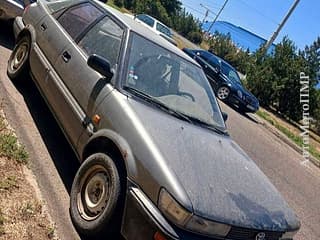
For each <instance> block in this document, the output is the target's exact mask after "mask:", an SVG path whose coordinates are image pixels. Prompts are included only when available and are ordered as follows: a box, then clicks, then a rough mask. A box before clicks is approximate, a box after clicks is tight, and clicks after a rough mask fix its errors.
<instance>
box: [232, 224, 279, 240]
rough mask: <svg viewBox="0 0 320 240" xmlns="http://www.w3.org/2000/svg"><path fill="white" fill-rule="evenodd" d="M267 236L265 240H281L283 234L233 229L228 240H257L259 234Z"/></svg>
mask: <svg viewBox="0 0 320 240" xmlns="http://www.w3.org/2000/svg"><path fill="white" fill-rule="evenodd" d="M262 232H263V233H264V234H265V238H264V239H265V240H279V239H280V238H281V236H282V234H283V233H281V232H271V231H259V230H253V229H246V228H239V227H232V228H231V230H230V231H229V233H228V235H227V237H226V239H229V240H256V237H257V235H258V234H259V233H262Z"/></svg>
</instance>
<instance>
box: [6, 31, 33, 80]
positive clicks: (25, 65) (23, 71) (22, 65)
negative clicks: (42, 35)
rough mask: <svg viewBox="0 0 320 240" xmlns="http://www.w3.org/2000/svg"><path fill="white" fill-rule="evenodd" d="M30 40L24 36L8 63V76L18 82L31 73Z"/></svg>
mask: <svg viewBox="0 0 320 240" xmlns="http://www.w3.org/2000/svg"><path fill="white" fill-rule="evenodd" d="M30 46H31V43H30V38H29V37H28V36H27V35H25V36H23V37H22V38H21V39H20V40H19V41H18V43H17V44H16V46H15V47H14V49H13V51H12V53H11V56H10V58H9V61H8V67H7V74H8V76H9V77H10V78H11V79H12V80H14V81H16V80H19V79H21V78H22V77H24V76H27V74H28V73H29V53H30Z"/></svg>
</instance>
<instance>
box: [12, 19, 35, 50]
mask: <svg viewBox="0 0 320 240" xmlns="http://www.w3.org/2000/svg"><path fill="white" fill-rule="evenodd" d="M25 35H29V36H30V40H31V46H32V45H33V44H34V43H35V42H36V30H35V29H34V27H33V26H32V25H31V24H27V25H26V26H25V27H24V28H23V29H22V30H21V31H20V32H19V33H18V35H17V38H16V42H18V41H19V40H20V39H21V38H22V37H23V36H25Z"/></svg>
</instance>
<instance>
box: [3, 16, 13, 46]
mask: <svg viewBox="0 0 320 240" xmlns="http://www.w3.org/2000/svg"><path fill="white" fill-rule="evenodd" d="M0 45H1V46H3V47H5V48H8V49H10V50H12V49H13V47H14V35H13V29H12V22H5V21H0Z"/></svg>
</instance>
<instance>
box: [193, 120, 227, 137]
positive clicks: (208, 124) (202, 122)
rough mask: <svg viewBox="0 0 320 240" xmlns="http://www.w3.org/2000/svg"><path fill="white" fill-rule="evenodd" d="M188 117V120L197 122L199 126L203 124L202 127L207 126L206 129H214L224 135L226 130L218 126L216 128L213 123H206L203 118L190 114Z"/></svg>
mask: <svg viewBox="0 0 320 240" xmlns="http://www.w3.org/2000/svg"><path fill="white" fill-rule="evenodd" d="M189 118H190V120H191V121H192V122H193V123H197V124H199V125H201V126H203V127H206V128H208V129H210V130H213V131H215V132H216V133H219V134H224V135H226V134H227V132H226V131H223V130H221V129H220V128H218V127H217V126H215V125H213V124H210V123H207V122H205V121H203V120H201V119H199V118H196V117H191V116H190V117H189Z"/></svg>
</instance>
